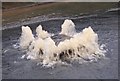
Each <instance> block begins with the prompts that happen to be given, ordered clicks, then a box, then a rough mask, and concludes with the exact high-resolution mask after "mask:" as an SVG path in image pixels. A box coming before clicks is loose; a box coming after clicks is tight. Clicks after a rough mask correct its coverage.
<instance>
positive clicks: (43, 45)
mask: <svg viewBox="0 0 120 81" xmlns="http://www.w3.org/2000/svg"><path fill="white" fill-rule="evenodd" d="M61 28H62V29H61V32H60V33H59V35H63V36H65V37H69V39H65V40H63V41H60V42H59V43H58V45H56V42H55V41H54V40H53V39H52V37H51V34H50V33H48V32H47V31H45V30H42V26H41V25H39V26H38V27H37V28H36V37H34V36H33V34H32V31H31V29H30V28H29V27H28V26H26V27H25V26H22V35H21V37H20V47H21V48H22V49H26V50H27V54H26V58H27V59H39V60H40V61H41V63H42V64H43V65H45V66H52V65H54V64H56V63H58V62H60V61H61V62H68V61H69V62H71V61H74V60H81V59H82V60H85V61H93V60H97V59H98V58H100V56H104V52H103V50H101V49H100V45H99V44H98V35H97V34H96V33H95V32H94V31H93V30H92V28H91V27H88V28H85V29H83V30H82V32H80V33H76V31H75V24H74V23H73V22H72V20H68V19H66V20H65V21H64V23H63V24H62V26H61ZM59 35H58V36H59ZM53 37H54V36H53ZM56 40H57V39H56Z"/></svg>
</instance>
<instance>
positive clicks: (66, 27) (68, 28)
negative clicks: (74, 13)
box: [60, 19, 76, 36]
mask: <svg viewBox="0 0 120 81" xmlns="http://www.w3.org/2000/svg"><path fill="white" fill-rule="evenodd" d="M61 29H62V30H61V33H60V34H65V35H69V36H72V35H74V34H75V33H76V30H75V24H74V23H73V22H72V20H68V19H66V20H65V21H64V23H63V24H62V26H61Z"/></svg>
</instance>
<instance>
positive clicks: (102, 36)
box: [2, 11, 118, 79]
mask: <svg viewBox="0 0 120 81" xmlns="http://www.w3.org/2000/svg"><path fill="white" fill-rule="evenodd" d="M72 20H73V22H74V23H75V25H76V30H77V32H80V31H82V29H84V28H85V27H88V26H91V27H92V28H93V30H94V31H95V32H96V33H97V34H98V36H99V44H100V45H101V44H105V45H106V47H105V48H104V49H106V50H108V51H107V53H106V54H105V55H106V57H105V58H102V59H100V60H98V61H97V62H91V63H83V64H79V63H77V62H73V63H72V64H70V65H57V66H55V67H54V68H45V67H42V65H40V64H38V62H37V61H36V60H27V59H21V56H22V55H23V54H24V52H23V51H22V50H20V49H18V47H17V46H15V45H16V43H18V42H19V41H18V40H19V37H20V35H21V27H16V28H11V29H5V30H3V31H2V38H3V39H2V45H3V49H2V50H3V51H2V66H3V68H2V71H3V73H2V78H3V79H117V78H118V14H117V11H108V12H107V11H104V12H101V13H96V14H95V15H93V16H90V15H88V17H82V18H75V19H74V18H73V19H72ZM63 21H64V19H59V18H58V19H53V20H47V21H43V22H37V23H34V24H28V25H29V26H30V27H31V28H32V30H33V32H34V33H35V29H36V27H37V26H38V25H39V24H41V25H43V29H45V30H47V31H48V32H50V33H59V32H60V26H61V24H62V23H63ZM26 25H27V24H26Z"/></svg>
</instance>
